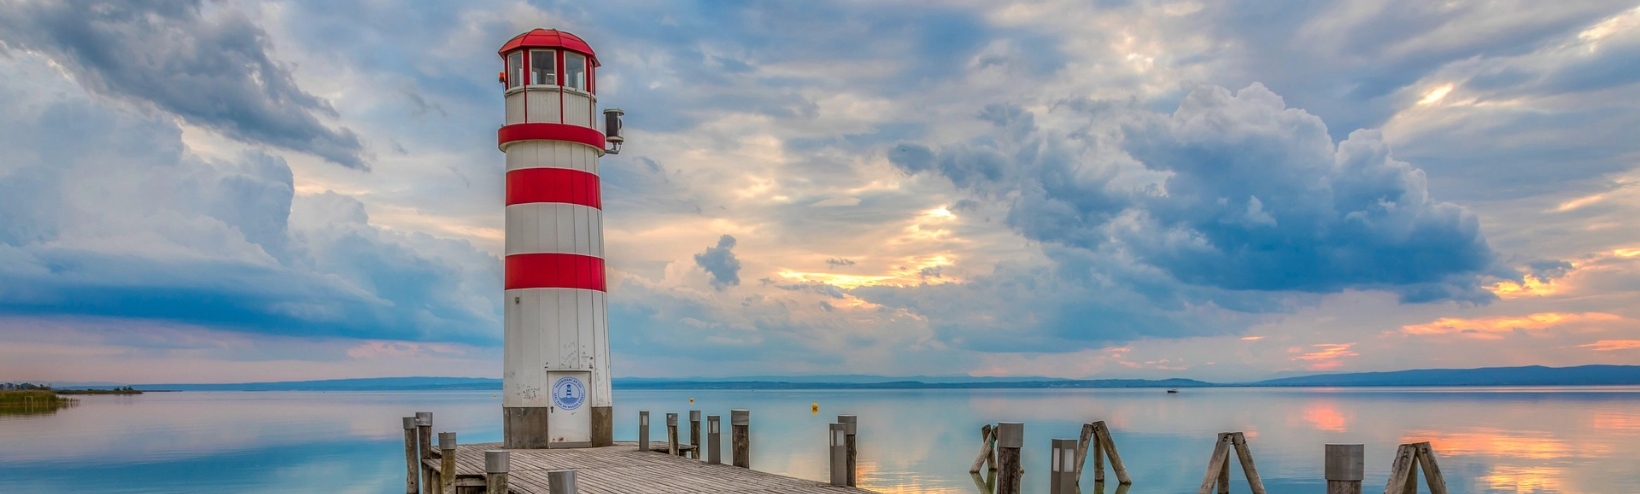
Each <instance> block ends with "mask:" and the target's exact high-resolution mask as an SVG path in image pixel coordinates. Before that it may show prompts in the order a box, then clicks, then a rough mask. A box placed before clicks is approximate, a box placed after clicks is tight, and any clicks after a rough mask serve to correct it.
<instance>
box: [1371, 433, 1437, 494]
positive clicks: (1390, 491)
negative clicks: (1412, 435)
mask: <svg viewBox="0 0 1640 494" xmlns="http://www.w3.org/2000/svg"><path fill="white" fill-rule="evenodd" d="M1419 467H1423V469H1424V482H1425V483H1426V484H1428V485H1429V492H1430V494H1447V491H1446V479H1445V478H1443V477H1441V467H1440V465H1438V464H1436V462H1435V451H1434V450H1433V449H1431V448H1430V447H1429V443H1427V442H1425V443H1411V444H1402V445H1401V447H1400V448H1397V449H1396V451H1395V463H1394V464H1392V465H1391V466H1390V473H1389V485H1386V486H1384V494H1417V493H1418V468H1419Z"/></svg>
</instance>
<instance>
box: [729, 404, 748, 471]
mask: <svg viewBox="0 0 1640 494" xmlns="http://www.w3.org/2000/svg"><path fill="white" fill-rule="evenodd" d="M751 425H752V411H751V410H730V411H729V426H730V427H732V428H734V431H733V436H732V437H730V443H729V445H730V448H732V449H733V450H734V465H735V466H737V467H740V468H752V431H751Z"/></svg>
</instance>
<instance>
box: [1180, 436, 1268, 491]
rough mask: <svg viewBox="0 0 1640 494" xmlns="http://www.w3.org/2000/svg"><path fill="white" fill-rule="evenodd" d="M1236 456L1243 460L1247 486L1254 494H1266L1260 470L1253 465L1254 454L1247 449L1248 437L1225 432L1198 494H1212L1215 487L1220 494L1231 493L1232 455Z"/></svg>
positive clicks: (1215, 449) (1208, 464) (1209, 462)
mask: <svg viewBox="0 0 1640 494" xmlns="http://www.w3.org/2000/svg"><path fill="white" fill-rule="evenodd" d="M1232 453H1233V454H1235V455H1236V457H1237V458H1238V459H1240V460H1241V469H1242V473H1243V474H1244V475H1245V476H1246V477H1247V486H1248V487H1250V488H1252V490H1253V494H1265V492H1264V480H1263V479H1260V478H1259V475H1258V468H1257V467H1256V466H1254V464H1253V454H1252V451H1251V450H1250V449H1248V447H1247V437H1246V436H1245V435H1243V434H1242V433H1240V432H1224V433H1220V434H1219V440H1218V443H1217V444H1216V445H1214V447H1213V456H1212V458H1209V459H1208V460H1207V474H1206V475H1204V476H1203V477H1202V485H1201V489H1199V490H1197V491H1196V492H1197V494H1212V492H1213V487H1214V486H1217V487H1218V492H1219V493H1220V494H1225V493H1228V492H1230V455H1231V454H1232Z"/></svg>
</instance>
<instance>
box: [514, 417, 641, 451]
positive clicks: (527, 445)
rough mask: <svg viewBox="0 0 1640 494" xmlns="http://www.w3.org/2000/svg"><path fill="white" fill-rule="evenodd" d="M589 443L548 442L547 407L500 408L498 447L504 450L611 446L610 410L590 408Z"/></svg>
mask: <svg viewBox="0 0 1640 494" xmlns="http://www.w3.org/2000/svg"><path fill="white" fill-rule="evenodd" d="M590 408H591V412H592V440H591V441H588V442H578V441H557V442H554V441H553V440H552V428H551V427H550V422H549V420H548V417H549V416H551V412H552V409H551V408H548V407H501V436H502V438H503V443H502V447H503V448H507V449H567V448H588V447H599V446H613V445H614V444H615V410H614V407H590Z"/></svg>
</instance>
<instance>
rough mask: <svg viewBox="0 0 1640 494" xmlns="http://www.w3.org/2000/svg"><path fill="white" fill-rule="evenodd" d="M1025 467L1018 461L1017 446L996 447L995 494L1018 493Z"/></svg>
mask: <svg viewBox="0 0 1640 494" xmlns="http://www.w3.org/2000/svg"><path fill="white" fill-rule="evenodd" d="M1024 477H1025V469H1024V467H1023V466H1021V465H1020V462H1019V448H997V480H996V494H1020V492H1021V491H1020V490H1019V485H1020V481H1021V480H1024Z"/></svg>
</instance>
